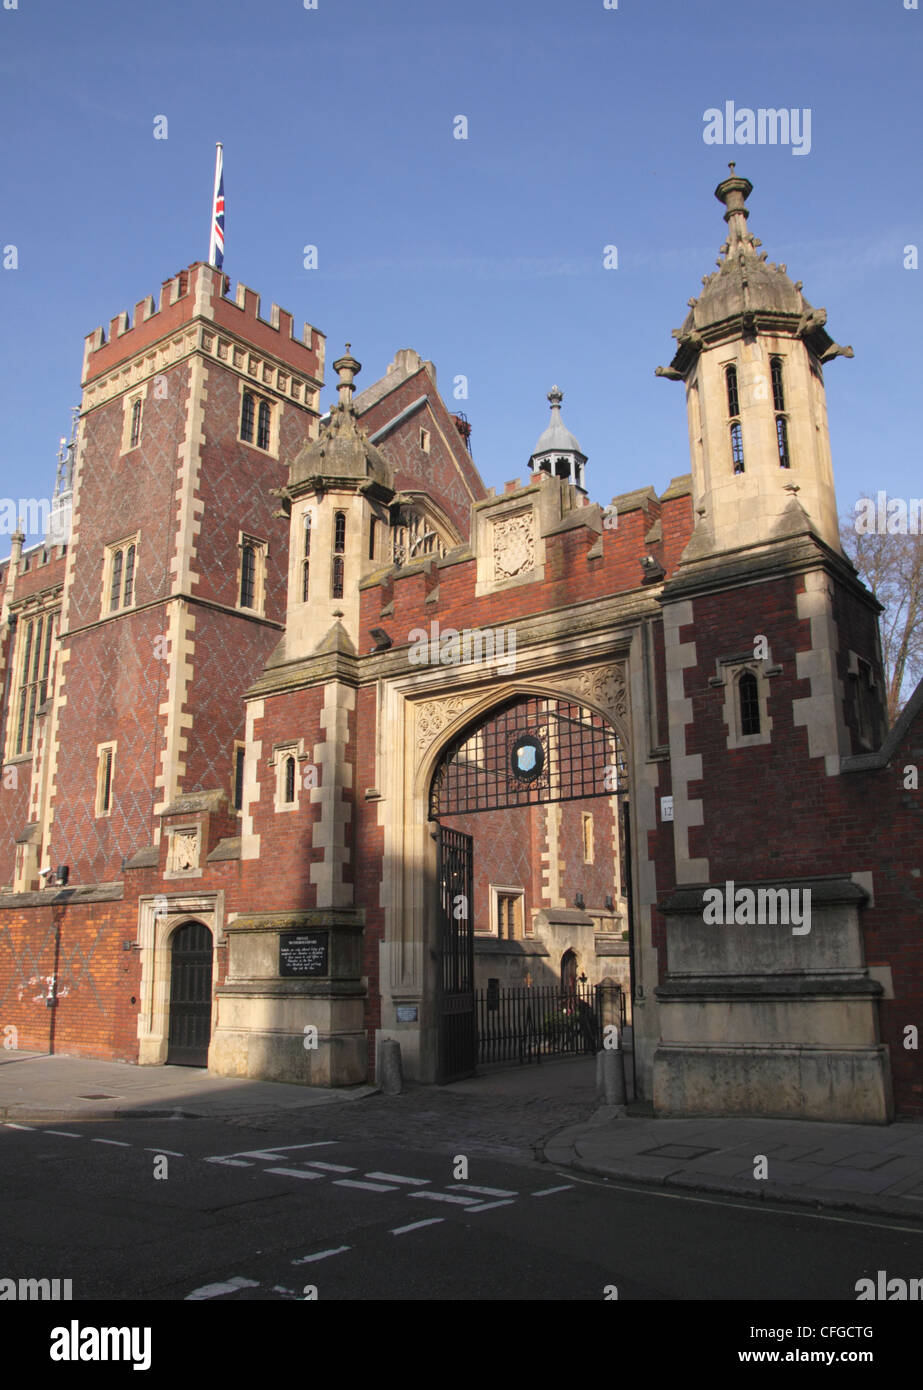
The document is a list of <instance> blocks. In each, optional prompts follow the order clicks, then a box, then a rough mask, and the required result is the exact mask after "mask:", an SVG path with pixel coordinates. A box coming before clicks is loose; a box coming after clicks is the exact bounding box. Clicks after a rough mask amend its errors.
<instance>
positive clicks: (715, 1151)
mask: <svg viewBox="0 0 923 1390" xmlns="http://www.w3.org/2000/svg"><path fill="white" fill-rule="evenodd" d="M359 1102H362V1104H360V1103H359ZM322 1109H323V1110H326V1111H327V1112H329V1113H330V1119H331V1120H332V1119H333V1116H334V1115H335V1116H336V1120H335V1124H336V1128H337V1130H338V1132H340V1131H342V1132H343V1133H344V1134H345V1133H347V1132H348V1131H350V1130H352V1131H355V1132H356V1133H357V1134H358V1133H363V1134H370V1133H371V1132H372V1131H375V1132H377V1133H378V1134H382V1135H383V1134H385V1133H387V1132H388V1131H391V1132H392V1133H393V1134H394V1136H395V1137H397V1136H398V1135H403V1136H404V1137H405V1138H407V1137H409V1134H410V1128H412V1127H413V1125H414V1124H415V1123H416V1124H419V1125H420V1126H421V1127H422V1129H423V1130H424V1131H425V1132H426V1134H427V1135H428V1136H429V1138H430V1139H431V1140H432V1141H435V1142H439V1141H444V1142H446V1143H450V1142H451V1140H452V1139H453V1138H457V1137H458V1136H459V1134H460V1132H461V1130H465V1131H467V1132H468V1133H470V1134H472V1135H474V1136H475V1137H477V1138H479V1139H480V1140H481V1141H482V1142H483V1144H484V1145H486V1146H487V1147H488V1148H490V1149H491V1150H492V1151H493V1152H494V1153H500V1152H501V1151H504V1150H506V1151H508V1152H509V1154H510V1155H512V1154H514V1153H517V1152H518V1153H519V1154H520V1156H525V1157H531V1158H539V1159H543V1160H544V1161H546V1162H548V1163H551V1164H554V1165H556V1166H558V1167H565V1168H569V1169H576V1170H578V1171H582V1172H585V1173H590V1174H594V1175H596V1176H599V1177H605V1178H609V1179H612V1180H616V1181H618V1182H620V1183H625V1184H629V1185H630V1184H635V1185H639V1186H642V1187H650V1186H658V1187H666V1188H674V1189H676V1190H677V1193H678V1194H679V1193H680V1192H696V1191H697V1192H707V1193H712V1194H725V1195H729V1196H734V1197H746V1198H749V1199H750V1200H764V1201H772V1202H783V1203H789V1204H796V1205H803V1206H810V1207H815V1208H816V1207H823V1208H827V1207H832V1208H841V1209H846V1210H854V1211H865V1212H874V1213H879V1214H888V1215H892V1216H900V1217H902V1218H904V1219H910V1220H914V1221H917V1222H919V1221H923V1121H916V1120H898V1121H896V1122H895V1123H894V1124H891V1125H853V1124H829V1123H818V1122H815V1121H810V1120H772V1119H742V1118H733V1117H727V1118H712V1117H708V1118H688V1119H687V1118H680V1119H673V1118H654V1117H653V1116H652V1115H651V1114H650V1111H649V1109H648V1108H646V1107H645V1106H644V1105H643V1104H635V1105H629V1106H628V1113H624V1111H623V1110H619V1108H618V1107H613V1106H607V1105H600V1104H599V1102H598V1100H597V1097H596V1090H595V1060H594V1059H593V1058H573V1059H567V1060H566V1061H559V1062H546V1063H544V1064H542V1065H541V1066H532V1067H520V1068H506V1069H489V1070H485V1072H484V1074H482V1075H479V1076H477V1077H473V1078H471V1079H470V1080H468V1081H463V1082H456V1083H455V1084H454V1085H452V1086H445V1087H433V1086H427V1087H424V1086H414V1085H409V1086H407V1087H406V1088H405V1090H404V1092H403V1094H402V1095H400V1096H383V1095H382V1094H381V1092H380V1090H379V1088H378V1087H375V1086H355V1087H350V1088H349V1089H346V1090H338V1091H330V1090H325V1089H321V1088H312V1087H306V1086H292V1085H286V1084H284V1083H281V1082H271V1081H251V1080H236V1079H232V1078H228V1077H220V1076H212V1075H211V1074H209V1073H208V1072H205V1071H200V1070H198V1069H195V1068H190V1067H173V1066H163V1067H137V1066H134V1065H132V1064H130V1063H127V1062H104V1061H96V1060H92V1059H87V1058H79V1057H63V1056H55V1057H49V1056H47V1055H44V1054H39V1053H26V1052H6V1053H0V1121H5V1122H6V1123H7V1124H11V1123H12V1124H16V1123H23V1122H26V1121H29V1122H32V1123H36V1122H39V1123H42V1122H54V1121H59V1120H71V1121H76V1120H81V1119H82V1120H102V1119H115V1118H123V1119H127V1118H131V1119H141V1118H148V1117H150V1118H154V1117H166V1118H190V1119H192V1118H200V1117H201V1118H209V1119H213V1120H219V1121H225V1122H228V1123H232V1124H239V1125H243V1126H249V1127H252V1128H257V1129H258V1128H260V1127H261V1126H265V1125H269V1124H278V1123H279V1122H280V1121H285V1122H286V1123H292V1124H293V1125H294V1124H296V1123H298V1122H300V1123H301V1124H302V1125H306V1124H308V1123H310V1122H313V1123H314V1124H317V1123H320V1122H322V1121H323V1116H322V1115H321V1114H320V1113H319V1112H320V1111H321V1110H322ZM328 1123H329V1122H328ZM408 1127H410V1128H408Z"/></svg>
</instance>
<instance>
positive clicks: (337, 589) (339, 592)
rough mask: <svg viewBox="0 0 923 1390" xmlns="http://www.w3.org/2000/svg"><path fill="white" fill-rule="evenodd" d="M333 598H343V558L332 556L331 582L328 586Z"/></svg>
mask: <svg viewBox="0 0 923 1390" xmlns="http://www.w3.org/2000/svg"><path fill="white" fill-rule="evenodd" d="M330 588H331V596H332V597H333V598H342V597H343V556H342V555H334V557H333V582H332V584H331V586H330Z"/></svg>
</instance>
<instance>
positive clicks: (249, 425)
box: [240, 391, 256, 444]
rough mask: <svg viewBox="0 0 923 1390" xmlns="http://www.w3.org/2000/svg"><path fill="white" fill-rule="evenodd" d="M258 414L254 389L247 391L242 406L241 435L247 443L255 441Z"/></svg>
mask: <svg viewBox="0 0 923 1390" xmlns="http://www.w3.org/2000/svg"><path fill="white" fill-rule="evenodd" d="M255 415H256V401H255V400H254V397H253V392H252V391H245V392H244V397H243V401H242V403H241V408H240V437H241V439H242V440H243V441H244V443H245V444H252V443H253V422H254V418H255Z"/></svg>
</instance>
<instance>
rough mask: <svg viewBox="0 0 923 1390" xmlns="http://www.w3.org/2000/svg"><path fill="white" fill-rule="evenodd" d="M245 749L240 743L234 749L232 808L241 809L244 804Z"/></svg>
mask: <svg viewBox="0 0 923 1390" xmlns="http://www.w3.org/2000/svg"><path fill="white" fill-rule="evenodd" d="M246 756H247V755H246V749H245V748H243V747H242V746H241V745H240V744H238V745H237V747H236V748H235V749H234V810H235V811H242V810H243V805H244V764H245V762H246Z"/></svg>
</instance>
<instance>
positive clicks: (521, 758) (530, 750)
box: [516, 743, 536, 772]
mask: <svg viewBox="0 0 923 1390" xmlns="http://www.w3.org/2000/svg"><path fill="white" fill-rule="evenodd" d="M535 758H536V749H535V747H534V746H533V745H532V744H531V743H527V744H526V745H525V747H523V748H517V749H516V766H517V768H518V769H519V771H520V772H532V771H533V770H534V768H535Z"/></svg>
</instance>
